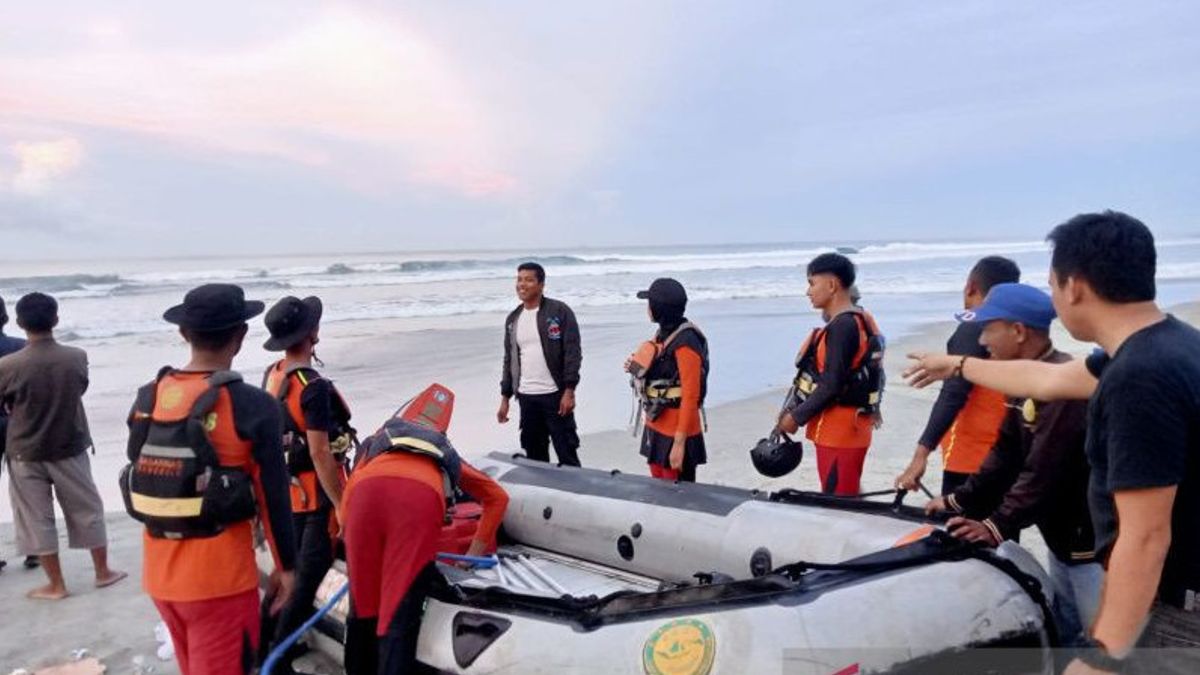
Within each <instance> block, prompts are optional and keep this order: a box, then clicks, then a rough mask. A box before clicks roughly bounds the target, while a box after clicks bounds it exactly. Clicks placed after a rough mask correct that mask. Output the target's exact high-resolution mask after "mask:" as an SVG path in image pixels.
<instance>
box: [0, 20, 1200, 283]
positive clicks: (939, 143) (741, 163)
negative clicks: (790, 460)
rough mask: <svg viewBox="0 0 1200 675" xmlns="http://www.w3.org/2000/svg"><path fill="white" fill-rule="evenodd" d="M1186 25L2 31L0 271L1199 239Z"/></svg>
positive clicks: (361, 23)
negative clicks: (1130, 235) (18, 266)
mask: <svg viewBox="0 0 1200 675" xmlns="http://www.w3.org/2000/svg"><path fill="white" fill-rule="evenodd" d="M1197 34H1200V3H1193V2H1184V1H1177V2H1159V1H1157V0H1140V1H1139V2H1136V3H1133V2H1128V1H1124V0H1122V1H1111V2H1104V1H1100V2H1058V3H1045V2H1026V1H1016V0H1012V1H1004V2H999V1H997V2H975V1H971V0H946V1H944V2H937V1H933V0H930V1H928V2H919V3H913V2H894V1H891V2H887V1H879V2H870V1H864V2H812V1H803V2H802V1H799V0H794V1H790V2H721V3H718V2H704V1H695V0H694V1H691V2H669V1H665V0H663V1H656V2H624V1H620V0H613V1H608V2H596V3H551V2H536V3H535V2H521V1H518V0H508V1H497V2H467V1H465V0H464V1H462V2H427V3H403V4H401V3H394V2H358V3H350V2H338V3H326V2H302V1H299V0H261V1H256V2H253V3H246V2H233V1H230V0H210V1H209V2H205V3H164V2H159V1H154V0H146V1H144V2H134V1H130V0H109V1H107V2H104V3H95V2H89V1H77V2H76V1H70V0H45V1H43V2H38V3H32V2H23V3H18V2H10V3H4V6H3V7H2V8H0V259H10V260H12V259H26V260H27V259H31V258H33V259H40V258H58V257H112V256H172V255H190V254H197V255H214V254H215V255H220V254H222V253H234V252H236V253H241V254H270V253H280V254H285V253H313V252H320V251H324V250H329V251H336V252H353V251H372V250H380V251H397V250H406V249H462V248H469V249H481V248H497V249H519V248H533V249H554V250H570V249H573V248H583V247H606V246H638V245H684V244H722V243H752V242H810V241H828V240H837V241H842V240H893V241H894V240H928V239H964V238H1012V237H1014V236H1015V237H1032V238H1037V237H1041V236H1042V235H1044V234H1045V232H1046V231H1047V230H1048V229H1049V228H1050V227H1052V226H1053V225H1054V224H1056V223H1057V222H1060V221H1062V220H1065V219H1066V218H1067V217H1069V216H1071V215H1073V214H1075V213H1077V212H1080V211H1090V210H1097V209H1103V208H1115V209H1120V210H1125V211H1127V212H1129V213H1132V214H1134V215H1136V216H1138V217H1140V218H1142V219H1143V220H1144V221H1145V222H1146V223H1147V224H1149V225H1150V226H1151V228H1152V229H1153V230H1154V231H1155V232H1156V233H1158V234H1160V236H1161V235H1163V234H1170V235H1176V234H1195V233H1200V166H1198V165H1200V162H1198V160H1200V40H1197V39H1196V38H1195V36H1196V35H1197Z"/></svg>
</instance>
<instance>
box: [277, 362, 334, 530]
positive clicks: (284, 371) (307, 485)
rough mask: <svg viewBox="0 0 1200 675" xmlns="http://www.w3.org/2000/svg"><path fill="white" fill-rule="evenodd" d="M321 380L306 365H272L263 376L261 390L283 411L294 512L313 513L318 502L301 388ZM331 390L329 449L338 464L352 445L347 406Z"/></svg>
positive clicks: (285, 450) (281, 363) (317, 487)
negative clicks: (270, 396)
mask: <svg viewBox="0 0 1200 675" xmlns="http://www.w3.org/2000/svg"><path fill="white" fill-rule="evenodd" d="M285 365H286V367H283V366H285ZM320 377H321V376H320V375H319V374H318V373H317V371H315V370H313V369H312V368H310V367H308V366H306V365H303V364H299V363H291V364H287V363H286V362H285V361H278V362H276V363H273V364H271V365H270V366H268V367H267V369H266V371H265V372H264V373H263V381H262V388H263V389H264V390H266V392H267V393H268V394H271V395H272V396H274V397H275V399H276V400H277V401H279V404H280V406H281V407H282V408H283V453H284V458H285V459H286V461H287V467H288V474H289V475H290V476H291V480H290V483H291V497H292V511H293V512H294V513H308V512H311V511H316V510H317V509H318V508H319V506H320V503H321V502H320V495H321V490H320V483H319V481H318V480H317V472H316V467H315V466H314V465H313V461H312V455H311V454H310V452H309V448H308V436H307V432H308V426H307V425H306V424H305V422H304V410H303V409H302V407H301V399H302V396H303V393H304V388H305V387H307V386H308V385H309V383H310V382H312V381H314V380H316V379H318V378H320ZM293 382H294V383H295V384H293ZM330 391H332V392H333V396H332V400H331V401H330V406H331V408H332V411H331V412H332V417H333V429H331V430H330V432H329V449H330V450H331V451H332V452H333V456H334V458H335V459H337V460H338V462H339V463H344V462H345V457H346V453H347V452H349V451H350V449H351V448H352V447H353V446H354V429H353V428H352V427H351V426H350V407H349V406H348V405H347V404H346V401H345V399H343V398H342V395H341V393H340V392H338V390H337V388H336V387H333V386H332V384H331V385H330Z"/></svg>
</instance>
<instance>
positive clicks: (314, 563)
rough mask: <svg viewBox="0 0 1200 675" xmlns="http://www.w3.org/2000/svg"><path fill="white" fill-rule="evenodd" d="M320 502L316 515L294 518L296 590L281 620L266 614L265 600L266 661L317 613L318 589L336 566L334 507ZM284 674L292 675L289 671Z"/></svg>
mask: <svg viewBox="0 0 1200 675" xmlns="http://www.w3.org/2000/svg"><path fill="white" fill-rule="evenodd" d="M320 501H321V505H320V507H319V508H318V509H317V510H316V511H312V512H310V513H293V514H292V526H293V527H294V528H295V532H296V586H295V588H294V589H292V598H291V600H289V601H288V604H287V605H285V606H284V608H283V610H282V611H280V612H279V616H278V617H275V618H272V617H271V616H270V613H269V612H268V611H267V609H268V608H269V606H270V598H267V599H265V600H264V605H263V622H262V640H261V642H262V644H263V645H264V646H265V647H267V649H264V650H262V652H263V657H264V658H265V657H266V654H267V653H269V652H270V649H274V647H275V645H278V644H279V643H280V642H283V640H284V638H286V637H287V636H289V635H291V634H292V633H293V632H294V631H295V630H296V629H297V628H299V627H300V626H301V624H303V623H304V622H305V621H308V619H309V617H311V616H312V615H313V614H314V613H316V611H317V610H316V608H314V607H313V601H314V600H316V597H317V589H319V588H320V587H321V581H323V580H324V579H325V573H326V572H328V571H329V568H330V567H331V566H332V565H333V539H331V538H330V536H329V514H330V512H331V511H332V510H333V505H332V504H331V503H330V502H329V500H328V499H326V498H325V497H324V495H322V496H321V500H320ZM301 651H302V649H297V648H295V647H293V649H292V650H291V651H290V654H291V655H293V657H294V656H298V655H299V653H300V652H301ZM282 672H285V673H287V672H290V669H285V670H283V671H282Z"/></svg>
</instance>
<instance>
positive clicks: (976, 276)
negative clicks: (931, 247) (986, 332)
mask: <svg viewBox="0 0 1200 675" xmlns="http://www.w3.org/2000/svg"><path fill="white" fill-rule="evenodd" d="M1020 280H1021V269H1020V268H1019V267H1017V264H1016V263H1015V262H1013V261H1011V260H1009V259H1008V258H1001V257H999V256H988V257H986V258H982V259H981V260H980V261H979V262H977V263H975V266H974V267H973V268H971V272H970V274H968V275H967V283H966V285H965V286H964V287H963V308H964V309H965V310H966V311H967V312H971V311H973V310H975V309H976V308H977V307H979V306H980V305H982V304H983V299H984V298H985V297H987V294H988V292H989V291H991V290H992V287H993V286H996V285H998V284H1008V283H1017V282H1018V281H1020ZM981 332H982V328H980V324H979V323H976V322H973V321H964V322H962V323H959V324H958V328H956V329H955V330H954V334H953V335H951V336H950V340H949V341H947V342H946V353H948V354H954V355H956V356H974V357H976V358H981V359H986V358H988V352H987V349H986V348H985V347H983V345H981V344H980V333H981ZM1005 410H1006V406H1005V400H1004V395H1003V394H1001V393H1000V392H997V391H993V390H991V389H987V388H985V387H980V386H977V385H972V384H971V383H970V382H967V381H966V380H964V379H963V378H962V377H954V378H951V379H949V380H946V382H945V383H944V384H943V385H942V390H941V392H939V393H938V397H937V401H936V402H935V403H934V404H933V409H932V410H931V411H929V421H928V422H927V423H926V425H925V431H924V432H922V434H921V439H920V440H919V441H918V442H917V447H916V449H915V450H914V451H913V458H912V461H911V462H909V464H908V467H907V468H905V470H904V471H903V473H901V474H900V475H899V476H897V477H896V487H897V488H900V489H903V490H916V489H917V487H918V485H917V484H918V483H919V482H920V480H921V478H922V477H923V476H924V475H925V467H926V464H927V462H928V457H929V455H930V453H931V452H932V451H933V448H935V447H939V446H940V447H941V449H942V490H941V492H942V494H943V495H948V494H950V493H952V492H954V491H955V490H956V489H958V488H959V487H961V486H962V485H963V484H965V483H966V482H967V479H968V478H970V477H971V476H972V475H974V474H976V473H978V472H979V468H980V467H981V466H982V465H983V460H984V459H985V458H986V457H987V456H988V453H989V452H991V449H992V446H993V445H995V444H996V440H997V439H998V438H999V436H1000V427H1001V425H1002V423H1003V421H1004V416H1005Z"/></svg>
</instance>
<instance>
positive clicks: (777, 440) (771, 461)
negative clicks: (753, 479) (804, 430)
mask: <svg viewBox="0 0 1200 675" xmlns="http://www.w3.org/2000/svg"><path fill="white" fill-rule="evenodd" d="M803 457H804V446H803V445H801V444H800V441H793V440H792V439H790V438H788V437H787V436H786V435H783V434H773V435H771V437H770V438H762V439H759V441H758V443H756V444H755V445H754V447H753V448H751V449H750V461H751V462H753V463H754V468H755V469H756V470H757V471H758V472H759V473H761V474H762V475H764V476H766V477H768V478H779V477H780V476H786V475H787V474H789V473H791V472H792V471H794V470H795V469H796V467H798V466H800V460H801V459H802V458H803Z"/></svg>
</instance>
